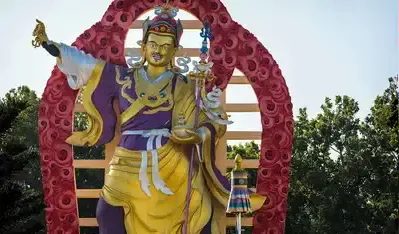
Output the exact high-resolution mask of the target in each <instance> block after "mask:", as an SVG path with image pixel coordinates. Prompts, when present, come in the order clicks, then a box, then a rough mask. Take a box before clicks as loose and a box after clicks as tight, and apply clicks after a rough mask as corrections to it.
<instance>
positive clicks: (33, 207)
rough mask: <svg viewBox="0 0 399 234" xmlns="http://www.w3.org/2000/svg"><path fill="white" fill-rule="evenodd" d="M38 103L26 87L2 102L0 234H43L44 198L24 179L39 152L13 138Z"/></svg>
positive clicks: (0, 112) (0, 132)
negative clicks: (33, 106)
mask: <svg viewBox="0 0 399 234" xmlns="http://www.w3.org/2000/svg"><path fill="white" fill-rule="evenodd" d="M35 101H37V97H36V95H35V93H34V92H32V91H31V90H30V89H29V88H28V87H26V86H23V87H20V88H18V89H17V90H15V89H13V90H11V91H10V92H9V93H7V94H6V96H5V97H4V98H3V99H2V100H1V101H0V119H1V121H0V123H1V124H0V125H1V126H0V210H1V214H0V227H1V228H0V233H7V234H12V233H18V234H24V233H26V234H34V233H44V225H43V220H40V219H41V218H43V211H44V205H43V198H42V195H41V193H40V191H37V190H35V189H33V188H31V185H30V184H29V183H27V182H26V180H25V178H27V176H26V175H24V176H22V174H23V170H24V168H25V167H26V166H27V165H29V164H30V163H31V161H32V160H37V159H38V155H39V153H38V150H37V148H35V147H31V146H29V145H26V144H25V143H24V142H23V141H21V140H20V139H18V138H16V139H14V138H13V137H12V136H13V133H14V127H15V126H16V125H17V124H18V117H19V116H20V115H21V114H22V113H24V112H25V113H26V111H28V109H29V108H28V107H29V106H30V105H31V104H32V102H35ZM43 219H44V218H43Z"/></svg>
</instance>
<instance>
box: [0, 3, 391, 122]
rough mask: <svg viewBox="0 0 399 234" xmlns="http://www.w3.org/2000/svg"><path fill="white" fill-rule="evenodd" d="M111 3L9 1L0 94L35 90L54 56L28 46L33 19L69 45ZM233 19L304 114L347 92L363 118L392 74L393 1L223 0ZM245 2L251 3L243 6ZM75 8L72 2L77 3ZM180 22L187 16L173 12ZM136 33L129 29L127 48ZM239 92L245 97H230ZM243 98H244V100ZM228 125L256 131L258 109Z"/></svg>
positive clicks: (192, 43)
mask: <svg viewBox="0 0 399 234" xmlns="http://www.w3.org/2000/svg"><path fill="white" fill-rule="evenodd" d="M110 2H111V1H110V0H84V1H81V0H68V1H59V0H36V1H26V0H24V1H23V0H14V1H6V4H5V6H4V5H3V6H2V7H1V8H0V18H1V21H0V22H2V26H1V30H2V36H1V37H0V51H1V52H2V56H0V62H1V65H2V66H1V68H0V79H1V84H0V96H3V95H4V94H5V93H6V92H7V91H8V90H9V89H11V88H14V87H17V86H20V85H28V86H29V87H31V88H32V89H34V90H35V91H37V92H38V94H39V95H41V94H42V92H43V89H44V86H45V84H46V81H47V79H48V78H49V76H50V72H51V70H52V67H53V66H54V63H55V61H54V59H53V58H52V57H51V56H49V55H47V54H46V52H45V51H44V50H42V49H33V47H32V46H31V40H32V37H31V33H32V30H33V28H34V25H35V18H36V17H38V18H39V19H41V20H42V21H43V22H45V24H46V26H47V31H48V34H49V37H50V39H52V40H54V41H62V42H64V43H68V44H69V43H72V42H73V41H74V40H75V38H76V37H77V36H78V35H79V34H81V33H82V32H83V31H84V30H85V29H87V28H89V27H90V26H91V25H92V24H94V23H95V22H97V21H99V20H100V19H101V17H102V15H103V13H104V12H105V10H106V9H107V7H108V5H109V4H110ZM223 2H224V4H225V6H226V7H227V9H228V11H229V12H230V14H231V15H232V17H233V18H234V19H235V20H236V21H237V22H239V23H240V24H242V25H243V26H244V27H246V28H247V29H249V30H250V31H251V32H253V33H254V34H255V35H256V36H257V37H258V38H259V39H260V41H261V42H262V43H263V44H264V45H265V46H266V48H267V49H268V50H269V51H270V52H271V53H272V54H273V56H274V58H275V59H276V60H277V62H278V63H279V64H280V67H281V69H282V71H283V75H284V76H285V77H286V81H287V84H288V86H289V88H290V92H291V96H292V100H293V103H294V110H295V114H296V113H297V110H298V108H300V107H307V108H308V110H309V114H310V116H314V115H315V114H317V112H318V111H319V110H320V105H321V104H322V102H323V101H324V98H325V97H326V96H330V97H333V96H335V95H349V96H351V97H353V98H355V99H356V100H357V101H358V102H359V103H360V108H361V109H360V114H359V115H360V116H361V117H363V116H365V115H366V114H367V113H368V110H369V108H370V106H371V104H372V102H373V100H374V98H375V96H376V95H378V94H380V93H382V91H383V90H384V89H385V88H386V87H387V85H388V83H387V78H388V77H390V76H394V75H396V74H397V73H398V55H397V54H398V53H397V52H398V37H397V36H398V33H397V29H398V15H397V10H398V3H397V1H396V0H380V1H377V0H246V1H238V0H225V1H223ZM249 3H251V4H249ZM78 6H79V7H78ZM179 17H180V18H181V19H192V17H190V16H189V15H188V14H184V13H182V14H180V15H179ZM139 37H140V32H138V31H132V32H131V33H129V36H128V40H129V41H128V42H127V45H128V46H132V45H134V44H135V41H136V40H137V39H138V38H139ZM199 41H200V38H199V37H198V34H197V32H187V33H185V35H184V36H183V39H182V44H183V46H185V47H198V46H199ZM240 88H241V89H238V88H237V87H229V88H228V90H227V91H228V92H227V98H228V102H234V103H237V102H240V103H245V102H248V103H251V102H255V101H256V99H255V96H254V94H253V93H252V90H251V88H250V87H240ZM238 90H240V92H241V93H244V94H245V95H233V93H234V92H237V91H238ZM244 96H246V97H244ZM232 117H233V120H234V121H235V122H236V124H234V126H233V127H231V128H230V130H260V118H259V114H257V113H244V114H233V115H232Z"/></svg>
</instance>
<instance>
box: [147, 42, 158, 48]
mask: <svg viewBox="0 0 399 234" xmlns="http://www.w3.org/2000/svg"><path fill="white" fill-rule="evenodd" d="M149 46H150V48H151V49H155V48H157V47H158V46H157V44H155V43H150V44H149Z"/></svg>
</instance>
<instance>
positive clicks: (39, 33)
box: [32, 19, 47, 48]
mask: <svg viewBox="0 0 399 234" xmlns="http://www.w3.org/2000/svg"><path fill="white" fill-rule="evenodd" d="M36 23H37V24H36V27H35V29H34V30H33V33H32V36H34V37H35V39H34V40H32V45H33V47H34V48H37V47H40V46H41V45H42V44H43V42H44V41H46V40H47V35H46V27H45V26H44V23H43V22H41V21H40V20H38V19H36Z"/></svg>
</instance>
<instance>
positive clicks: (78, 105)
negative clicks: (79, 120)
mask: <svg viewBox="0 0 399 234" xmlns="http://www.w3.org/2000/svg"><path fill="white" fill-rule="evenodd" d="M73 111H74V112H86V110H85V108H84V107H83V104H82V103H75V106H74V108H73Z"/></svg>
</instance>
